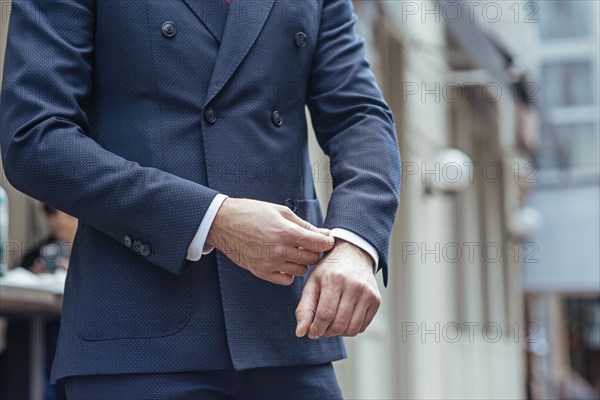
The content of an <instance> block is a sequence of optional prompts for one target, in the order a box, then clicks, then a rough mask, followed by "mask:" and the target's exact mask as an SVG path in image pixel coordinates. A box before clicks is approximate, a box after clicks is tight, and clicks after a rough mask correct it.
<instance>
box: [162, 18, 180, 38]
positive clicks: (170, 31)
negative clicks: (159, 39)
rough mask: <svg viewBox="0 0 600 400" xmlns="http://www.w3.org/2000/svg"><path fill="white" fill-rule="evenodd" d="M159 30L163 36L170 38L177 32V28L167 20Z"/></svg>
mask: <svg viewBox="0 0 600 400" xmlns="http://www.w3.org/2000/svg"><path fill="white" fill-rule="evenodd" d="M161 31H162V34H163V35H164V36H165V37H168V38H171V37H173V36H175V34H176V33H177V28H176V27H175V23H174V22H171V21H167V22H165V23H164V24H163V25H162V28H161Z"/></svg>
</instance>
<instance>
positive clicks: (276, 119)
mask: <svg viewBox="0 0 600 400" xmlns="http://www.w3.org/2000/svg"><path fill="white" fill-rule="evenodd" d="M271 122H273V125H275V126H281V124H283V118H282V117H281V113H280V112H279V111H277V110H275V111H273V114H271Z"/></svg>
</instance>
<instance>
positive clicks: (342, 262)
mask: <svg viewBox="0 0 600 400" xmlns="http://www.w3.org/2000/svg"><path fill="white" fill-rule="evenodd" d="M380 304H381V295H380V294H379V289H378V288H377V282H376V281H375V275H374V274H373V259H372V258H371V256H369V255H368V254H367V253H366V252H364V251H363V250H362V249H360V248H358V247H356V246H355V245H353V244H351V243H348V242H346V241H343V240H339V239H338V240H337V242H336V245H335V247H334V248H333V250H332V251H331V252H330V253H329V254H327V255H326V256H325V257H324V258H323V259H322V260H321V261H320V262H319V264H318V265H317V266H315V269H314V270H313V271H312V273H311V275H310V277H309V278H308V281H307V282H306V285H305V286H304V290H303V292H302V298H301V299H300V304H298V308H297V309H296V320H297V321H298V326H297V328H296V336H298V337H302V336H304V335H305V334H306V333H307V332H308V337H310V338H311V339H317V338H319V337H321V336H356V335H357V334H358V333H362V332H364V331H365V329H367V326H369V324H370V323H371V321H372V320H373V317H374V316H375V314H376V313H377V310H378V309H379V305H380Z"/></svg>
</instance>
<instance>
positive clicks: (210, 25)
mask: <svg viewBox="0 0 600 400" xmlns="http://www.w3.org/2000/svg"><path fill="white" fill-rule="evenodd" d="M183 1H184V2H185V3H186V4H187V5H188V7H189V8H190V9H191V10H192V11H193V12H194V14H196V16H197V17H198V18H199V19H200V21H202V23H203V24H204V26H206V28H207V29H208V30H209V32H210V33H212V35H213V36H214V37H215V39H216V40H217V41H218V42H221V39H222V36H223V30H224V29H225V21H226V19H227V14H228V11H229V10H228V9H229V5H228V4H227V1H226V0H183Z"/></svg>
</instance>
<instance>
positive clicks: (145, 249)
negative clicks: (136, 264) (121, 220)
mask: <svg viewBox="0 0 600 400" xmlns="http://www.w3.org/2000/svg"><path fill="white" fill-rule="evenodd" d="M123 243H124V244H125V246H127V247H129V248H130V249H132V250H133V251H135V252H136V253H139V254H141V255H143V256H144V257H147V256H149V255H150V253H151V252H152V251H151V250H150V246H148V245H147V244H146V243H143V242H141V241H139V240H133V239H132V238H131V236H129V235H125V237H124V238H123Z"/></svg>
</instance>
